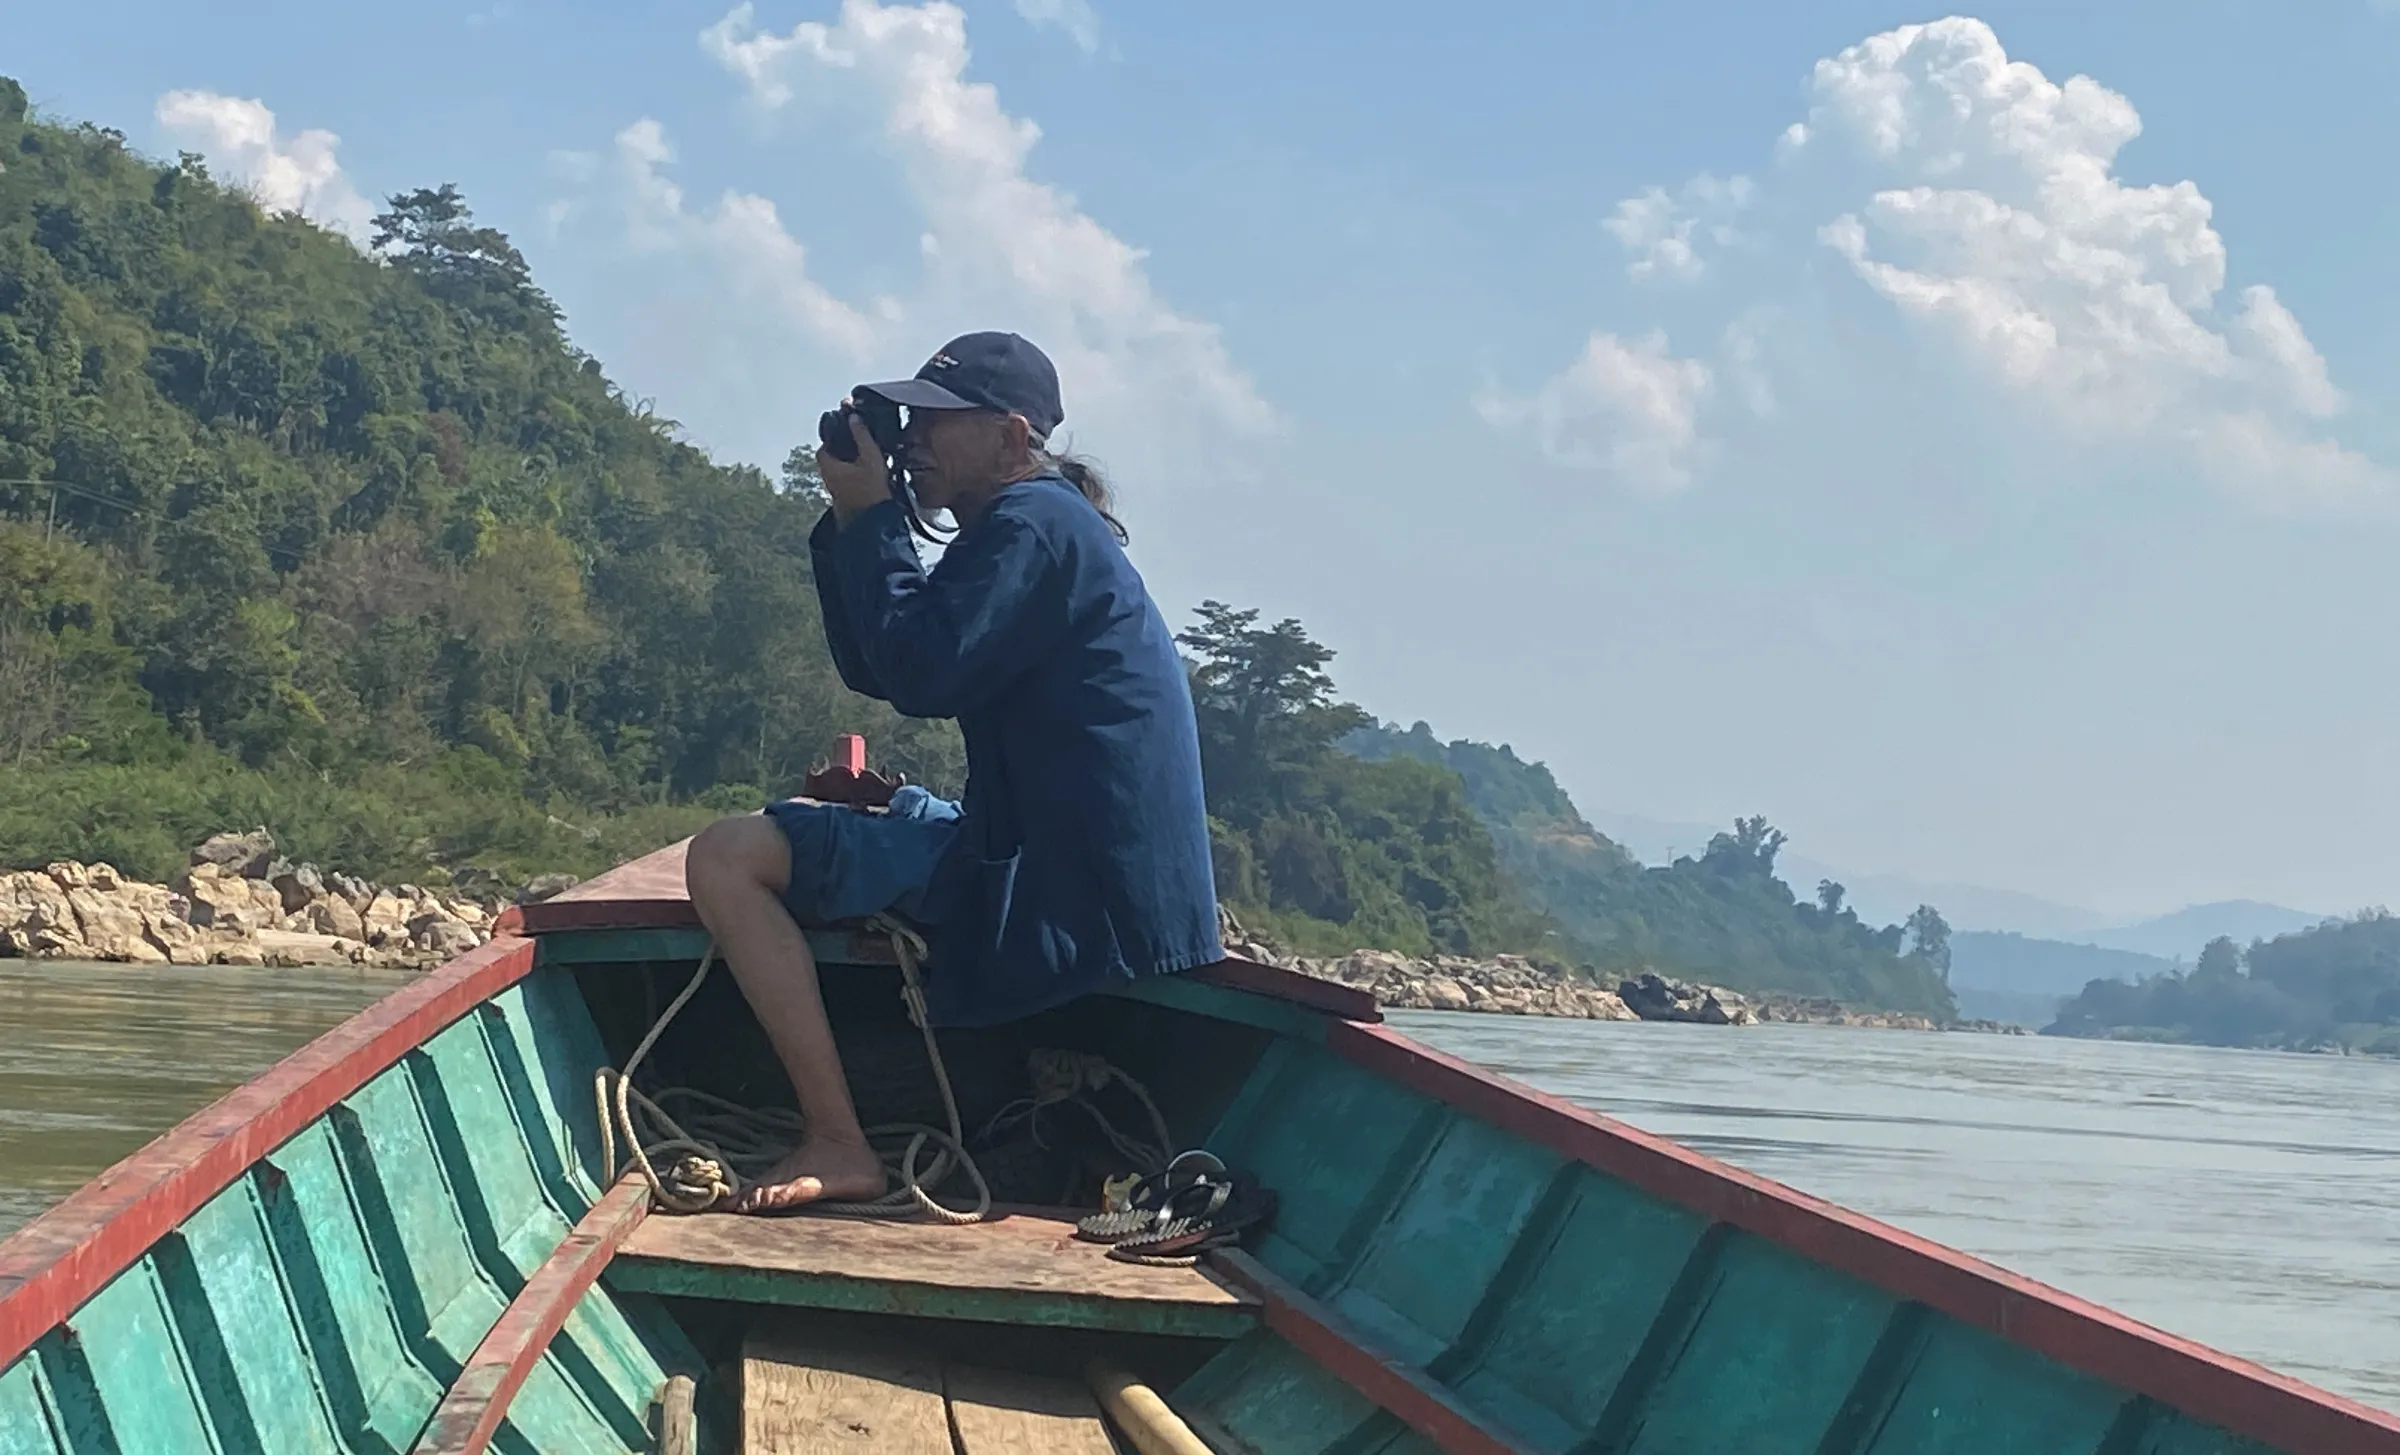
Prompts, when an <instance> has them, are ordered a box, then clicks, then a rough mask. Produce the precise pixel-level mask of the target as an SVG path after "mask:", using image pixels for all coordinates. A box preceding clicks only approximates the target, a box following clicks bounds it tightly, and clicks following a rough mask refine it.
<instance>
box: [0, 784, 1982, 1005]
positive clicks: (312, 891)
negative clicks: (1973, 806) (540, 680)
mask: <svg viewBox="0 0 2400 1455" xmlns="http://www.w3.org/2000/svg"><path fill="white" fill-rule="evenodd" d="M573 882H574V880H573V879H571V878H569V877H567V876H564V875H555V876H544V877H543V878H542V879H539V880H536V881H535V882H534V883H532V884H530V885H528V886H526V890H525V892H524V893H523V894H521V895H519V896H518V899H519V900H520V901H524V900H532V899H540V898H543V897H544V896H545V895H546V894H550V893H555V892H557V891H558V890H559V889H561V888H563V887H565V886H567V885H569V884H572V883H573ZM504 908H506V903H505V902H504V901H499V900H491V899H478V898H475V897H472V896H468V895H461V894H455V893H452V894H445V893H442V892H441V891H439V890H433V889H426V888H422V887H420V886H417V885H413V884H400V885H394V886H390V887H384V886H379V885H374V884H369V883H367V882H366V881H364V880H361V879H357V878H354V877H352V876H350V875H348V874H341V873H335V872H331V871H327V870H323V869H319V868H318V867H317V866H316V865H314V864H294V863H292V862H290V861H289V860H287V859H284V858H282V857H280V856H279V855H278V854H277V853H276V849H275V840H274V838H273V836H271V835H270V834H268V833H267V831H266V830H265V829H263V828H261V829H254V830H252V831H250V832H249V833H242V834H234V833H224V834H217V835H215V836H213V837H211V838H210V839H208V840H207V841H206V842H204V843H202V844H201V845H200V846H199V847H197V848H195V849H193V850H192V853H191V863H190V866H189V867H187V868H186V869H184V870H183V871H182V872H181V873H179V874H177V875H176V876H175V877H174V878H173V879H172V880H170V881H169V882H167V883H165V884H148V883H144V882H142V881H140V880H135V879H128V878H126V877H125V876H123V875H122V874H120V873H118V872H117V870H116V869H115V868H114V867H112V866H110V865H108V864H79V863H75V862H72V861H62V862H59V863H55V864H51V865H49V866H47V867H46V868H42V869H31V870H19V871H15V872H6V873H0V958H22V959H45V960H111V961H123V962H130V963H136V964H144V963H147V964H173V965H282V966H299V965H368V966H378V967H384V966H389V967H397V968H405V969H420V970H421V969H430V968H432V967H433V966H435V965H438V964H440V963H442V962H443V961H445V960H448V959H451V958H453V957H455V956H458V955H462V954H465V953H466V952H467V951H469V950H472V949H474V948H475V947H476V946H478V945H480V944H482V943H483V942H484V941H485V940H487V939H489V938H490V937H491V933H492V924H493V922H494V921H495V920H496V919H497V918H498V917H499V915H500V912H501V911H502V910H503V909H504ZM1222 920H1223V924H1222V928H1223V931H1224V939H1225V946H1226V949H1227V950H1228V951H1230V952H1231V953H1233V954H1237V955H1241V956H1243V957H1245V958H1247V959H1251V960H1256V961H1259V962H1260V963H1262V964H1268V965H1275V966H1280V967H1282V968H1284V969H1288V970H1296V971H1299V972H1300V973H1302V974H1305V975H1313V976H1316V977H1317V978H1319V979H1322V980H1330V981H1333V982H1334V983H1336V984H1339V985H1347V986H1350V987H1352V988H1354V989H1358V990H1364V991H1367V992H1368V993H1370V994H1372V995H1373V996H1374V997H1375V999H1376V1001H1377V1002H1378V1003H1379V1004H1381V1005H1384V1006H1386V1007H1389V1008H1391V1009H1394V1010H1449V1011H1480V1012H1485V1013H1489V1014H1495V1015H1536V1016H1552V1017H1558V1018H1562V1019H1569V1020H1603V1021H1635V1020H1643V1021H1677V1022H1683V1023H1686V1024H1692V1025H1711V1026H1748V1025H1761V1024H1772V1023H1777V1022H1781V1023H1786V1024H1798V1025H1820V1026H1869V1027H1875V1028H1879V1029H1887V1030H1915V1031H1940V1030H1959V1031H1986V1032H1993V1033H1998V1034H2005V1035H2024V1034H2026V1033H2027V1032H2026V1030H2025V1028H2024V1027H2023V1026H2016V1025H2007V1024H2003V1023H2000V1022H1996V1021H1960V1022H1955V1023H1952V1024H1949V1025H1943V1024H1941V1023H1939V1022H1937V1021H1935V1020H1933V1019H1931V1018H1930V1017H1927V1016H1922V1015H1912V1014H1908V1013H1905V1012H1901V1011H1877V1010H1858V1009H1854V1008H1852V1007H1849V1006H1845V1005H1842V1004H1841V1003H1839V1002H1837V1001H1833V1000H1827V999H1822V998H1814V997H1803V996H1790V995H1744V994H1741V993H1739V992H1736V991H1732V990H1727V989H1724V988H1723V987H1721V986H1713V985H1699V984H1694V983H1692V982H1689V981H1684V980H1676V979H1672V978H1670V977H1667V976H1663V975H1659V974H1656V973H1654V972H1651V971H1643V972H1641V973H1640V974H1637V975H1633V976H1630V977H1624V978H1618V979H1616V980H1615V982H1614V984H1613V986H1612V985H1610V984H1607V983H1602V982H1597V981H1591V980H1583V979H1578V978H1574V977H1570V976H1563V975H1558V974H1554V973H1552V972H1551V971H1548V970H1544V969H1541V968H1539V967H1537V966H1536V965H1534V964H1533V963H1532V962H1531V961H1529V960H1526V959H1524V958H1523V957H1521V956H1516V955H1498V956H1494V957H1493V958H1491V959H1489V960H1474V959H1467V958H1463V957H1460V956H1452V955H1438V956H1433V957H1430V958H1413V957H1410V956H1407V955H1401V954H1397V953H1394V952H1392V951H1389V950H1358V951H1354V952H1353V953H1351V954H1348V955H1343V956H1340V957H1338V958H1334V959H1312V958H1309V957H1306V956H1298V955H1291V954H1287V953H1285V952H1283V951H1282V950H1281V949H1279V948H1277V947H1276V946H1274V945H1271V944H1268V943H1265V942H1263V941H1261V940H1260V939H1258V938H1256V937H1254V936H1252V935H1250V934H1248V933H1247V932H1246V931H1244V930H1243V928H1242V926H1241V923H1240V921H1238V920H1237V919H1235V918H1234V917H1233V915H1232V914H1231V913H1230V912H1229V911H1228V912H1222Z"/></svg>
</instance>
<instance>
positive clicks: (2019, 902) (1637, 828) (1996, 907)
mask: <svg viewBox="0 0 2400 1455" xmlns="http://www.w3.org/2000/svg"><path fill="white" fill-rule="evenodd" d="M1586 817H1588V818H1589V819H1590V820H1591V822H1592V823H1593V824H1594V825H1595V826H1596V827H1597V828H1598V829H1599V830H1600V831H1601V832H1602V833H1604V834H1606V835H1608V836H1609V837H1610V838H1612V839H1614V840H1615V841H1616V842H1617V843H1619V844H1621V845H1623V846H1624V848H1625V850H1626V852H1628V853H1630V854H1632V855H1633V856H1634V857H1635V858H1637V859H1639V860H1641V861H1642V862H1643V863H1645V864H1664V863H1667V862H1669V861H1671V860H1672V859H1674V858H1675V857H1676V856H1678V855H1682V854H1698V853H1699V852H1700V851H1701V849H1702V848H1703V847H1704V846H1705V845H1706V844H1707V843H1708V839H1709V835H1711V834H1713V833H1716V832H1717V830H1716V829H1715V828H1713V827H1711V826H1709V825H1707V824H1702V823H1695V822H1690V821H1686V820H1677V819H1659V818H1649V817H1646V816H1644V815H1642V814H1638V813H1609V812H1593V813H1590V814H1587V815H1586ZM1781 869H1782V872H1783V877H1784V878H1785V879H1787V880H1789V881H1790V882H1791V883H1792V884H1794V885H1798V886H1803V887H1806V886H1813V885H1814V884H1815V883H1816V882H1817V881H1818V880H1819V879H1831V880H1833V881H1834V882H1836V883H1838V884H1840V885H1841V886H1842V887H1843V888H1845V889H1847V890H1849V891H1850V903H1851V905H1853V906H1854V907H1855V908H1856V909H1857V910H1858V912H1859V914H1860V915H1861V916H1862V917H1863V918H1866V919H1871V920H1879V921H1886V922H1890V921H1898V920H1901V919H1905V918H1906V917H1907V916H1908V912H1909V911H1910V910H1912V909H1914V908H1916V907H1917V906H1918V905H1920V904H1930V905H1932V906H1933V907H1934V908H1936V909H1938V910H1940V911H1941V912H1942V917H1943V918H1944V919H1946V920H1948V921H1949V922H1950V927H1951V928H1952V930H1954V931H1960V932H1977V933H1988V934H2013V935H2020V936H2023V937H2025V938H2026V939H2029V940H2043V941H2053V942H2058V943H2063V944H2068V945H2076V946H2098V947H2100V948H2101V949H2105V950H2125V951H2129V952H2131V953H2133V954H2137V955H2146V956H2157V957H2160V958H2162V959H2165V960H2175V959H2178V958H2180V959H2182V960H2183V961H2185V962H2186V963H2189V962H2191V961H2193V960H2196V959H2198V958H2199V955H2200V947H2201V946H2202V945H2205V944H2207V943H2208V942H2209V941H2210V940H2213V939H2215V938H2216V937H2217V936H2219V935H2225V936H2229V937H2230V938H2231V939H2232V940H2233V941H2234V942H2235V943H2236V944H2241V945H2247V944H2249V943H2250V942H2251V941H2252V940H2271V939H2273V938H2275V937H2276V936H2277V935H2286V934H2290V933H2292V932H2293V931H2294V930H2304V929H2308V928H2310V927H2312V926H2315V925H2318V924H2322V923H2324V922H2325V920H2327V919H2329V918H2331V917H2332V916H2329V915H2323V914H2312V913H2310V912H2309V911H2307V910H2300V909H2293V908H2291V907H2289V906H2287V905H2280V904H2269V903H2265V902H2263V901H2260V900H2255V899H2225V900H2215V901H2211V902H2209V903H2206V904H2194V905H2187V906H2185V907H2184V908H2182V909H2179V910H2175V911H2173V912H2172V913H2169V914H2162V915H2154V916H2152V917H2151V918H2149V919H2144V920H2137V921H2135V922H2134V923H2132V924H2122V923H2114V922H2112V921H2111V920H2110V918H2109V917H2108V916H2107V915H2104V914H2101V913H2100V912H2099V911H2097V910H2092V909H2086V908H2084V907H2083V906H2081V905H2075V904H2066V903H2062V902H2061V901H2058V900H2054V899H2045V898H2043V897H2042V896H2040V895H2036V894H2026V893H2023V892H2021V891H2018V890H2013V889H1993V888H1990V887H1988V886H1985V885H1979V884H1958V883H1951V882H1948V881H1940V880H1926V879H1917V878H1913V877H1911V876H1909V875H1906V874H1881V873H1859V872H1857V871H1854V870H1848V869H1843V868H1840V867H1839V866H1836V865H1833V864H1828V863H1825V862H1824V861H1823V860H1820V859H1814V858H1811V857H1809V856H1807V855H1805V854H1799V853H1790V854H1786V855H1784V856H1783V859H1782V862H1781ZM2075 988H2077V989H2081V988H2082V987H2081V986H2080V985H2078V986H2077V987H2075Z"/></svg>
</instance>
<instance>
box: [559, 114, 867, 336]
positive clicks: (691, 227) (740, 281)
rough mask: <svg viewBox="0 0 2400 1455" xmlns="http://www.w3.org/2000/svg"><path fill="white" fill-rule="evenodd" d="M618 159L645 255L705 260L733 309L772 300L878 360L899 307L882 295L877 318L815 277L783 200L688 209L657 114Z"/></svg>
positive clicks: (633, 230)
mask: <svg viewBox="0 0 2400 1455" xmlns="http://www.w3.org/2000/svg"><path fill="white" fill-rule="evenodd" d="M579 160H581V159H579ZM612 160H613V162H614V171H615V181H616V183H617V188H616V192H615V196H616V198H617V199H618V201H619V203H620V205H621V207H622V212H621V217H622V222H623V225H624V228H625V238H626V241H627V242H628V243H629V244H630V245H631V246H632V247H633V248H634V249H635V250H636V251H639V252H644V253H650V254H662V253H666V254H676V253H680V254H685V255H690V256H694V257H697V258H700V259H702V260H704V261H705V262H706V263H707V264H709V266H710V269H711V273H712V276H713V278H714V280H715V281H716V282H717V283H719V284H721V285H726V286H727V287H729V289H730V293H729V294H728V296H727V299H726V301H727V302H728V303H729V304H730V305H731V307H732V308H734V309H738V310H747V309H752V308H757V307H760V306H763V307H765V308H767V309H768V310H770V312H771V313H772V314H773V316H774V317H775V318H777V319H779V320H781V321H782V322H783V323H785V324H787V325H789V326H791V327H793V328H797V329H799V330H800V331H801V332H802V333H803V334H804V335H805V336H806V337H807V338H809V339H810V340H812V341H814V342H816V343H817V344H819V345H822V346H825V347H827V348H830V349H832V350H834V351H835V352H837V353H838V354H840V355H841V356H843V357H844V358H845V359H848V360H850V361H854V362H864V361H865V360H866V359H867V358H869V357H870V356H871V354H872V353H873V350H874V348H875V346H876V344H877V343H878V342H879V336H878V328H879V320H880V319H882V318H884V317H888V316H889V315H890V313H891V311H892V310H893V309H895V308H896V307H897V305H895V304H892V303H891V302H890V301H889V300H879V301H878V303H877V305H875V307H874V313H875V316H874V317H870V316H869V314H868V313H867V312H862V311H861V310H859V309H857V308H854V307H852V306H851V305H849V304H847V303H845V302H843V301H842V300H841V299H839V298H836V297H834V296H833V294H832V293H830V292H828V291H827V290H826V289H825V288H824V287H823V286H822V285H821V284H819V283H818V282H817V281H816V280H815V279H813V278H811V277H810V276H809V272H808V250H807V249H806V248H804V247H803V246H801V244H800V243H799V241H798V240H796V239H795V238H793V236H792V235H791V233H790V232H788V231H786V230H785V228H784V225H783V219H782V217H781V215H780V214H779V213H778V212H777V211H776V207H775V204H774V203H773V202H771V201H769V200H768V199H766V198H764V197H760V196H757V195H755V194H752V193H746V192H736V191H731V190H728V191H727V192H726V193H725V194H724V195H723V196H722V197H720V198H718V199H717V203H716V205H715V206H714V207H712V208H707V209H705V210H695V209H693V208H691V207H688V206H687V205H686V204H685V202H684V196H683V189H682V188H681V187H679V186H677V185H676V184H675V182H674V181H673V180H672V179H671V178H669V177H668V176H667V168H668V167H669V166H671V165H672V164H673V163H674V160H675V153H674V149H673V148H672V147H670V146H669V145H668V144H667V137H666V131H665V128H663V127H661V126H660V125H659V124H658V123H657V122H656V121H653V120H651V119H650V118H648V117H644V118H642V119H641V120H639V121H636V122H635V123H633V124H632V125H631V126H628V127H626V128H625V129H624V130H623V131H620V132H618V133H617V138H616V149H615V152H614V154H613V157H612ZM554 216H558V217H560V218H561V220H565V219H566V218H569V217H571V216H572V214H571V213H567V214H554Z"/></svg>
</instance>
